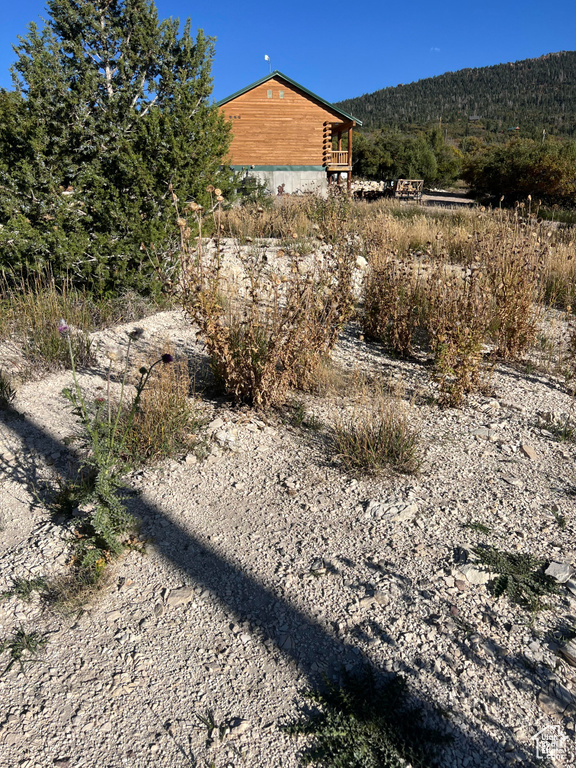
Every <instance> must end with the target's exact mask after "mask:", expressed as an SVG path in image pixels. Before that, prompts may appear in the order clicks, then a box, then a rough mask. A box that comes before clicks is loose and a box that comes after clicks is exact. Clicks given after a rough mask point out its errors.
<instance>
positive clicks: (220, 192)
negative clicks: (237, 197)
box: [214, 188, 222, 197]
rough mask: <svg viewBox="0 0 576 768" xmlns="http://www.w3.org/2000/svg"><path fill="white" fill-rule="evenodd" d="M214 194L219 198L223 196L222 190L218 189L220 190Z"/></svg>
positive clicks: (216, 190)
mask: <svg viewBox="0 0 576 768" xmlns="http://www.w3.org/2000/svg"><path fill="white" fill-rule="evenodd" d="M214 194H215V195H216V197H219V196H220V195H221V194H222V190H221V189H218V188H216V189H215V190H214Z"/></svg>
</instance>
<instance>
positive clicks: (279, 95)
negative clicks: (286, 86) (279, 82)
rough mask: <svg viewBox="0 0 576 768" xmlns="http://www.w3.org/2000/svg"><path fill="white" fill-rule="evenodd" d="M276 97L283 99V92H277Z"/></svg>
mask: <svg viewBox="0 0 576 768" xmlns="http://www.w3.org/2000/svg"><path fill="white" fill-rule="evenodd" d="M278 97H279V98H280V99H283V98H284V91H278Z"/></svg>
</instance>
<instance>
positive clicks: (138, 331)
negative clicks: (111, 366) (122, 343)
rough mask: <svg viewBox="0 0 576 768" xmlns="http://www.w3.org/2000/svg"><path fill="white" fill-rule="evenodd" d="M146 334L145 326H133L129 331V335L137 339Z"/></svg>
mask: <svg viewBox="0 0 576 768" xmlns="http://www.w3.org/2000/svg"><path fill="white" fill-rule="evenodd" d="M143 335H144V328H132V330H131V331H129V333H128V336H130V338H131V339H132V340H133V341H135V340H136V339H139V338H140V337H141V336H143Z"/></svg>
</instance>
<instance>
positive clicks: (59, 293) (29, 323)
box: [0, 272, 158, 378]
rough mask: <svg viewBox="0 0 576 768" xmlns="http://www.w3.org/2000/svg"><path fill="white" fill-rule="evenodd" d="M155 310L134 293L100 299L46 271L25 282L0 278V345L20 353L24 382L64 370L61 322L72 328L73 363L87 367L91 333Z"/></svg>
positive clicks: (65, 354)
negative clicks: (34, 374)
mask: <svg viewBox="0 0 576 768" xmlns="http://www.w3.org/2000/svg"><path fill="white" fill-rule="evenodd" d="M157 308H158V307H157V305H156V304H155V303H154V302H153V301H151V300H149V299H147V298H144V297H142V296H138V295H137V294H135V293H134V292H127V293H125V294H123V295H121V296H118V297H116V298H115V299H114V300H110V299H99V298H97V297H95V296H93V295H89V294H87V293H85V292H83V291H81V290H79V289H78V288H76V287H75V286H74V285H73V284H72V282H71V281H69V280H62V281H59V282H57V281H56V280H55V279H54V277H53V276H52V275H51V274H50V273H49V272H44V273H38V274H36V275H33V276H30V277H29V278H27V279H24V278H18V279H16V278H15V277H14V276H13V275H11V276H7V275H6V274H4V275H3V276H2V277H1V278H0V341H3V342H5V344H8V345H9V346H11V347H14V348H17V349H18V350H21V352H22V355H23V357H24V360H25V363H24V366H23V368H22V370H21V372H20V373H21V377H23V378H26V377H27V376H28V375H30V373H32V372H34V371H37V370H39V369H40V370H46V369H47V370H53V369H55V368H68V367H70V355H69V349H68V342H67V339H65V338H64V337H63V336H62V335H61V334H60V333H59V332H58V324H59V322H60V320H61V319H62V318H64V319H65V320H66V322H67V324H68V326H69V327H70V329H71V330H72V338H71V341H72V347H73V352H74V357H75V361H76V364H77V365H79V366H84V365H89V364H91V363H92V362H93V356H92V351H91V348H90V338H89V334H90V332H92V331H95V330H98V329H99V328H104V327H107V326H109V325H114V324H116V323H120V322H129V321H134V320H136V319H138V318H141V317H144V316H146V315H149V314H151V313H153V312H154V311H156V309H157ZM16 357H18V356H16Z"/></svg>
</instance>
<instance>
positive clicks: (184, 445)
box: [126, 348, 202, 464]
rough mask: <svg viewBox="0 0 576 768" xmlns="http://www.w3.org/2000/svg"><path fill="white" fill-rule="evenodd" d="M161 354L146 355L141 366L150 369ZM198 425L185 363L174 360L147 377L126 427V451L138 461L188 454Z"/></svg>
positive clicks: (198, 410) (198, 411) (196, 403)
mask: <svg viewBox="0 0 576 768" xmlns="http://www.w3.org/2000/svg"><path fill="white" fill-rule="evenodd" d="M162 352H166V349H165V348H163V349H162ZM160 356H161V352H158V353H156V354H153V355H152V354H151V355H149V356H148V358H147V359H146V360H144V361H143V365H144V366H145V367H147V368H149V367H150V366H151V365H152V364H153V362H154V360H157V359H158V358H159V357H160ZM201 424H202V414H201V407H200V403H199V400H198V399H197V398H196V396H195V395H194V392H193V383H192V382H191V381H190V376H189V372H188V365H187V362H186V361H185V360H176V361H174V362H172V363H170V365H163V366H160V367H158V368H156V369H155V370H154V373H153V374H152V376H151V377H150V379H149V381H148V384H147V387H146V389H145V390H144V392H143V394H142V399H141V401H140V405H139V408H138V410H137V412H136V414H135V415H134V418H133V419H132V421H131V424H130V428H129V430H128V434H127V437H126V450H127V452H128V453H129V454H130V456H131V457H132V461H133V462H134V463H137V464H140V463H149V462H151V461H159V460H162V459H165V458H169V457H170V456H174V455H175V454H178V453H187V452H188V451H190V450H192V449H193V448H194V447H195V445H196V444H197V442H198V432H199V429H200V426H201Z"/></svg>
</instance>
